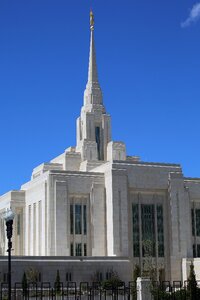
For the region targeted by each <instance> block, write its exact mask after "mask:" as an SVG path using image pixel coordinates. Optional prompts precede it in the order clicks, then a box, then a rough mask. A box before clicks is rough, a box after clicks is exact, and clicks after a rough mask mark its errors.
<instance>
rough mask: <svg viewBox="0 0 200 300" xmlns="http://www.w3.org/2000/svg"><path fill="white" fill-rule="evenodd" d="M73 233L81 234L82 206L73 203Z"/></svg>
mask: <svg viewBox="0 0 200 300" xmlns="http://www.w3.org/2000/svg"><path fill="white" fill-rule="evenodd" d="M75 234H82V206H81V205H77V204H76V205H75Z"/></svg>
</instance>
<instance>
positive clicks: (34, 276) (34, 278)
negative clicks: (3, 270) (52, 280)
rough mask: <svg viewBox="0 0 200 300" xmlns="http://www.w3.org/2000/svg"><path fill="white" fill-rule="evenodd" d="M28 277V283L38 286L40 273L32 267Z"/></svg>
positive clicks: (27, 274) (27, 272)
mask: <svg viewBox="0 0 200 300" xmlns="http://www.w3.org/2000/svg"><path fill="white" fill-rule="evenodd" d="M26 277H27V281H28V282H31V283H35V284H36V283H37V282H38V280H39V271H38V270H37V269H35V268H33V267H30V268H29V269H28V270H27V271H26Z"/></svg>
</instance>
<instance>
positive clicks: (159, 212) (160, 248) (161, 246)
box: [157, 205, 164, 257]
mask: <svg viewBox="0 0 200 300" xmlns="http://www.w3.org/2000/svg"><path fill="white" fill-rule="evenodd" d="M157 234H158V256H160V257H163V256H164V227H163V207H162V205H157Z"/></svg>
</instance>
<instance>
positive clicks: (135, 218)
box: [132, 204, 140, 257]
mask: <svg viewBox="0 0 200 300" xmlns="http://www.w3.org/2000/svg"><path fill="white" fill-rule="evenodd" d="M132 218H133V254H134V256H135V257H139V256H140V246H139V241H140V237H139V214H138V204H133V206H132Z"/></svg>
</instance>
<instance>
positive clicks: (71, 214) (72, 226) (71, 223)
mask: <svg viewBox="0 0 200 300" xmlns="http://www.w3.org/2000/svg"><path fill="white" fill-rule="evenodd" d="M73 208H74V206H73V205H72V204H71V205H70V233H71V234H73V233H74V210H73Z"/></svg>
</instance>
